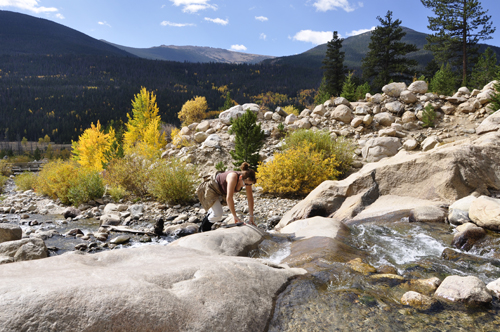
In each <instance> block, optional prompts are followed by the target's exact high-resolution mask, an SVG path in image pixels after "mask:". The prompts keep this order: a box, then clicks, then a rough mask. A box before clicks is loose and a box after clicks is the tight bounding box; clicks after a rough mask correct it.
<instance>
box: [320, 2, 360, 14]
mask: <svg viewBox="0 0 500 332" xmlns="http://www.w3.org/2000/svg"><path fill="white" fill-rule="evenodd" d="M313 6H314V7H316V10H317V11H320V12H326V11H328V10H337V8H340V9H343V10H345V11H346V12H352V11H353V10H355V9H356V8H357V7H363V3H362V2H358V4H357V6H356V5H351V4H350V3H349V1H348V0H317V1H316V2H315V3H314V4H313Z"/></svg>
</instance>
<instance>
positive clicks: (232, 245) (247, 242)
mask: <svg viewBox="0 0 500 332" xmlns="http://www.w3.org/2000/svg"><path fill="white" fill-rule="evenodd" d="M263 239H264V233H263V232H262V231H261V230H260V229H258V228H256V227H253V226H248V225H244V226H239V227H238V226H236V227H232V228H218V229H217V230H215V231H210V232H203V233H198V234H193V235H190V236H187V237H183V238H181V239H178V240H176V241H174V242H172V243H170V244H169V246H173V247H183V248H190V249H197V250H201V251H203V252H207V253H211V254H213V255H226V256H244V255H246V254H247V253H248V252H249V251H250V250H252V249H255V248H256V247H257V245H258V244H259V243H260V242H261V241H262V240H263Z"/></svg>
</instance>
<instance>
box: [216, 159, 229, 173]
mask: <svg viewBox="0 0 500 332" xmlns="http://www.w3.org/2000/svg"><path fill="white" fill-rule="evenodd" d="M215 169H216V170H217V171H218V172H225V171H226V170H227V167H226V165H224V163H223V162H222V161H219V162H218V163H217V164H215Z"/></svg>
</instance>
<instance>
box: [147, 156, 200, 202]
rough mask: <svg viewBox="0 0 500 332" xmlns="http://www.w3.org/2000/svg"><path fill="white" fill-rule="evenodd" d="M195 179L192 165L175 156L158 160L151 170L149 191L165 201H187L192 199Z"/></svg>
mask: <svg viewBox="0 0 500 332" xmlns="http://www.w3.org/2000/svg"><path fill="white" fill-rule="evenodd" d="M197 179H198V172H197V170H196V168H195V167H194V166H192V165H188V164H187V163H185V162H183V161H181V160H179V159H177V158H172V159H170V160H167V161H164V160H159V161H157V162H156V163H155V164H154V167H153V169H152V170H151V177H150V181H149V185H148V187H149V193H150V194H151V195H152V196H154V197H155V198H156V199H158V200H161V201H165V202H167V203H171V204H179V203H188V202H191V201H193V198H194V191H195V189H196V185H197Z"/></svg>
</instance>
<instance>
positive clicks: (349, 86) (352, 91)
mask: <svg viewBox="0 0 500 332" xmlns="http://www.w3.org/2000/svg"><path fill="white" fill-rule="evenodd" d="M352 75H353V73H349V75H347V79H346V80H345V82H344V85H343V86H342V93H341V94H340V96H341V97H344V98H345V99H347V100H349V101H353V102H354V101H356V84H355V83H354V82H353V81H352Z"/></svg>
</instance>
